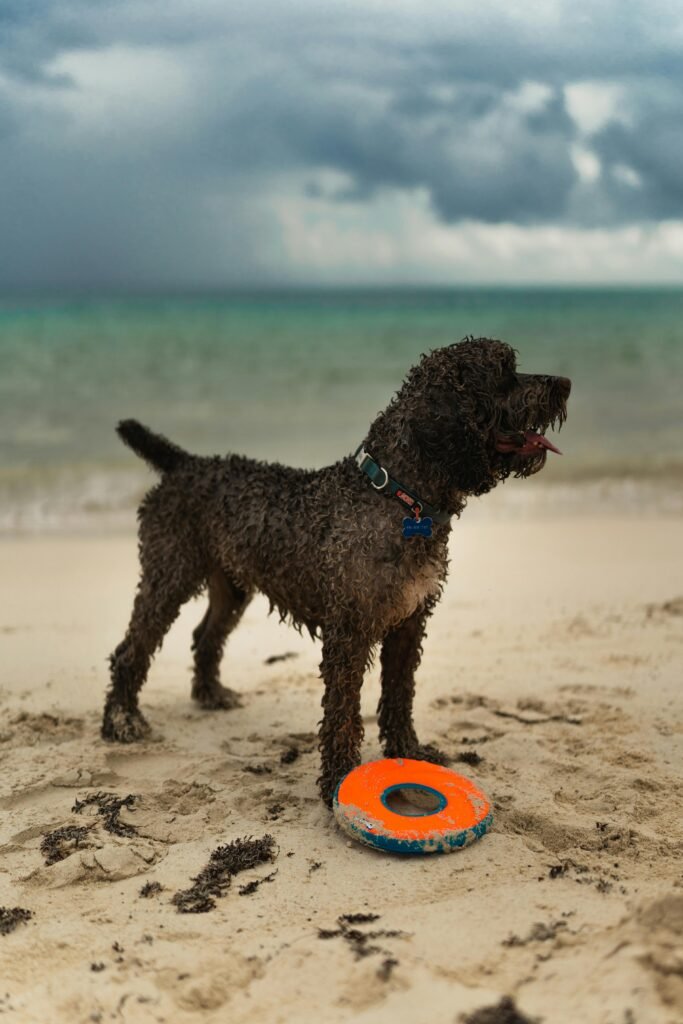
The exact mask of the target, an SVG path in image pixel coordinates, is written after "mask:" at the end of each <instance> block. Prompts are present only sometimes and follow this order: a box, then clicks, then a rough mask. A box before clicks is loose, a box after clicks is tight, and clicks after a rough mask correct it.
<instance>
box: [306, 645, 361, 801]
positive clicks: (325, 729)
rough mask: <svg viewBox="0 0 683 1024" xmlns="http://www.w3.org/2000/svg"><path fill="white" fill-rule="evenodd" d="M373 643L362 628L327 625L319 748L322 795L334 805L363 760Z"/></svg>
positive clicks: (319, 780) (324, 646)
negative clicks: (363, 707) (364, 696)
mask: <svg viewBox="0 0 683 1024" xmlns="http://www.w3.org/2000/svg"><path fill="white" fill-rule="evenodd" d="M370 649H371V648H370V645H369V644H368V643H366V642H365V641H364V639H363V633H362V631H361V630H360V629H358V628H348V629H345V630H342V629H340V628H339V627H338V626H337V627H336V628H335V629H334V630H326V629H325V628H323V660H322V662H321V663H320V671H321V673H322V677H323V681H324V683H325V693H324V695H323V699H322V706H323V720H322V725H321V728H320V737H319V748H320V753H321V771H320V777H319V778H318V785H319V787H320V795H321V796H322V798H323V800H324V801H325V803H326V804H327V806H328V807H329V806H331V804H332V799H333V797H334V792H335V789H336V787H337V784H338V783H339V782H341V780H342V779H343V778H344V776H345V775H346V774H347V773H348V772H350V771H351V769H352V768H355V767H356V765H358V764H359V762H360V747H361V742H362V740H363V720H362V718H361V713H360V691H361V686H362V685H363V675H364V674H365V669H366V667H367V665H368V662H369V660H370Z"/></svg>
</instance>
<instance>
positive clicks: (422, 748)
mask: <svg viewBox="0 0 683 1024" xmlns="http://www.w3.org/2000/svg"><path fill="white" fill-rule="evenodd" d="M384 756H385V757H405V758H409V759H410V760H413V761H430V762H431V763H432V764H440V765H443V766H444V767H446V766H447V765H449V764H450V763H451V761H452V758H450V757H449V756H448V754H444V752H443V750H439V748H438V747H435V746H433V744H431V743H418V744H416V745H415V746H410V747H405V748H404V747H401V748H400V749H394V748H393V747H390V748H387V749H386V750H385V752H384Z"/></svg>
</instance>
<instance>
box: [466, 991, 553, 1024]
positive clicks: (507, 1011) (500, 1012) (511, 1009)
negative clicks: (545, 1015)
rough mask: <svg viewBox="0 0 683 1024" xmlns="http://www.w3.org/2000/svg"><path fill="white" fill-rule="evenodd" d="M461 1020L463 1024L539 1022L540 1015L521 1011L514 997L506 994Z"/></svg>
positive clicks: (534, 1023)
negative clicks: (499, 999) (530, 1015)
mask: <svg viewBox="0 0 683 1024" xmlns="http://www.w3.org/2000/svg"><path fill="white" fill-rule="evenodd" d="M460 1020H461V1021H462V1024H538V1017H527V1016H526V1014H523V1013H520V1011H519V1010H518V1009H517V1007H516V1005H515V1001H514V999H510V997H509V996H504V998H503V999H501V1001H500V1002H499V1003H497V1004H496V1005H495V1006H486V1007H484V1008H483V1009H481V1010H475V1011H474V1013H471V1014H469V1016H467V1017H461V1018H460Z"/></svg>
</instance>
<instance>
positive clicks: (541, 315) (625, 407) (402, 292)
mask: <svg viewBox="0 0 683 1024" xmlns="http://www.w3.org/2000/svg"><path fill="white" fill-rule="evenodd" d="M470 334H471V335H474V336H486V337H495V338H501V339H503V340H505V341H508V342H509V343H510V344H512V345H513V346H514V347H515V348H516V349H517V350H518V353H519V366H520V367H521V368H522V369H523V370H526V371H528V372H531V373H534V372H539V373H543V372H547V373H553V374H562V375H564V376H568V377H571V378H572V381H573V391H572V396H571V399H570V405H569V419H568V422H567V424H566V425H565V427H564V428H563V430H562V433H561V435H560V436H559V439H558V438H554V439H555V440H556V441H558V440H559V446H560V448H561V449H562V451H563V453H564V454H563V456H562V457H561V458H560V457H551V458H550V459H549V461H548V465H547V467H546V469H544V471H543V472H542V473H541V474H539V475H538V477H536V478H534V479H533V480H530V481H510V482H508V484H506V487H505V489H506V490H508V489H509V488H512V487H523V488H526V489H528V490H527V491H526V492H525V493H527V494H528V495H532V494H533V495H535V496H536V497H537V498H538V497H539V496H540V498H541V500H543V494H545V493H547V489H548V488H551V487H554V488H555V491H556V493H560V492H562V493H563V494H565V495H566V496H567V498H569V497H570V496H571V495H575V494H576V488H577V487H579V486H581V487H586V486H591V487H593V489H594V491H595V488H596V487H597V488H598V489H600V488H602V490H598V491H597V492H595V493H598V494H600V493H603V494H605V493H607V491H606V490H605V487H606V485H607V484H609V485H610V487H611V492H610V493H612V494H614V493H617V494H618V495H619V501H623V500H625V496H626V497H627V498H628V500H629V501H631V503H632V505H633V507H634V508H636V507H637V505H638V502H639V500H640V499H639V497H638V496H639V494H640V490H639V489H642V488H646V489H647V488H649V489H650V491H652V490H653V489H654V490H656V491H657V493H658V494H660V495H664V498H663V500H664V501H665V503H667V502H668V507H671V508H673V507H676V509H678V507H679V506H678V504H677V502H676V500H675V496H676V495H680V492H681V487H682V484H683V446H682V444H681V439H682V431H683V290H677V289H654V288H647V289H646V288H629V289H598V288H595V289H585V288H584V289H571V288H557V289H551V288H542V289H541V288H537V289H527V288H516V289H501V288H469V289H445V288H439V289H408V288H403V289H393V290H360V289H355V290H330V291H321V290H315V291H282V292H277V291H269V292H244V293H230V294H207V295H187V296H186V295H172V296H169V295H162V296H159V295H157V296H154V295H148V296H142V295H141V296H126V297H119V296H95V295H90V296H87V297H82V296H79V297H74V296H61V297H55V296H50V297H37V296H28V295H23V296H4V297H2V298H0V530H2V531H3V532H5V533H17V532H18V533H21V532H40V531H52V530H75V531H80V530H92V529H95V530H109V529H119V528H132V525H133V521H134V517H133V514H132V510H133V509H134V507H135V504H136V503H137V501H138V500H139V497H140V495H141V493H142V492H143V490H144V488H145V486H146V485H148V484H149V482H150V481H151V479H152V476H151V474H150V473H149V472H148V471H147V470H146V469H145V468H144V467H143V465H142V463H141V462H140V461H139V460H138V459H136V458H135V456H133V455H132V453H131V452H129V451H128V450H127V449H125V448H124V447H123V445H122V444H121V442H120V441H119V440H118V438H117V437H116V435H115V433H114V427H115V424H116V422H117V421H118V420H119V419H122V418H125V417H128V416H132V417H135V418H137V419H140V420H141V421H142V422H144V423H146V424H148V425H149V426H151V427H152V428H153V429H155V430H158V431H160V432H162V433H164V434H166V435H167V436H169V437H170V438H171V439H173V440H175V441H176V442H178V443H179V444H181V445H182V446H183V447H187V448H189V449H191V450H193V451H196V452H201V453H205V454H212V453H226V452H240V453H243V454H247V455H251V456H254V457H257V458H262V459H272V460H280V461H283V462H287V463H290V464H292V465H298V466H310V467H315V466H322V465H325V464H326V463H328V462H333V461H335V460H336V459H338V458H339V457H341V456H342V455H344V454H345V453H347V452H350V451H352V450H353V449H354V448H355V447H356V446H357V444H358V443H359V442H360V441H361V440H362V438H363V437H364V435H365V432H366V429H367V426H368V424H369V423H370V421H371V420H372V419H373V417H374V416H375V415H376V413H377V412H378V411H379V410H380V409H382V408H383V407H384V406H385V405H386V404H387V402H388V401H389V399H390V397H391V395H392V393H393V392H394V391H395V389H396V388H397V387H398V386H399V384H400V382H401V380H402V378H403V376H404V374H405V372H406V371H407V369H408V368H409V367H410V366H411V365H412V364H413V363H414V362H415V361H416V360H417V359H418V357H419V355H420V353H422V352H425V351H427V350H429V349H432V348H436V347H438V346H440V345H445V344H449V343H451V342H453V341H457V340H459V339H460V338H462V337H464V336H465V335H470ZM615 488H616V491H615ZM544 489H545V490H544ZM558 489H559V490H558ZM608 489H609V488H608ZM672 495H673V496H674V498H672ZM672 502H673V504H672Z"/></svg>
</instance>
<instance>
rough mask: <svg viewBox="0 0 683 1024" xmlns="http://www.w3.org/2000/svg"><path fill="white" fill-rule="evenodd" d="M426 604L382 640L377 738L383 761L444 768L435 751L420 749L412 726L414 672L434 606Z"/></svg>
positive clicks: (439, 753)
mask: <svg viewBox="0 0 683 1024" xmlns="http://www.w3.org/2000/svg"><path fill="white" fill-rule="evenodd" d="M435 603H436V602H432V601H429V600H428V601H427V602H426V603H425V604H424V605H422V607H421V608H419V609H418V610H417V611H416V612H415V613H414V614H413V615H411V616H410V618H408V619H406V620H405V622H402V623H401V624H400V626H397V627H396V628H395V629H392V630H391V632H390V633H388V634H387V636H386V637H385V638H384V642H383V644H382V652H381V654H380V664H381V666H382V682H381V685H382V695H381V697H380V700H379V705H378V707H377V721H378V725H379V738H380V741H381V742H382V745H383V749H384V755H385V757H412V758H415V759H416V760H423V761H433V762H434V763H435V764H446V763H447V761H448V759H447V757H446V756H445V755H444V754H442V753H441V752H440V751H439V750H438V749H437V748H436V747H433V746H431V745H429V744H428V745H422V744H421V743H420V742H419V740H418V738H417V735H416V733H415V726H414V725H413V698H414V696H415V672H416V670H417V667H418V665H419V664H420V660H421V658H422V641H423V639H424V633H425V626H426V623H427V619H428V618H429V616H430V614H431V612H432V609H433V607H434V604H435Z"/></svg>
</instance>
